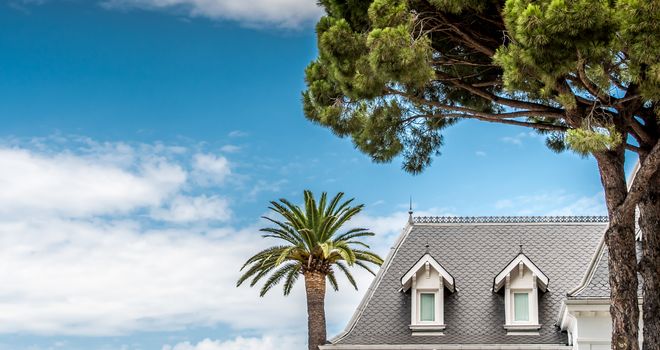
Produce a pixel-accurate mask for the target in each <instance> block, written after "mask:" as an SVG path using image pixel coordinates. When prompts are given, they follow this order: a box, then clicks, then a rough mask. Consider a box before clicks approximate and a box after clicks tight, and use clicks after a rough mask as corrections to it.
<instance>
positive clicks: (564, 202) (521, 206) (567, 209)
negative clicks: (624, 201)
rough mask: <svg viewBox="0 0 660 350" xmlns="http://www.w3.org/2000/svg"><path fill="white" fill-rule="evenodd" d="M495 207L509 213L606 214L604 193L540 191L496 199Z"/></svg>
mask: <svg viewBox="0 0 660 350" xmlns="http://www.w3.org/2000/svg"><path fill="white" fill-rule="evenodd" d="M493 206H494V207H495V209H498V210H504V211H506V213H507V215H550V216H557V215H568V216H570V215H605V214H606V213H607V209H606V207H605V202H604V197H603V194H602V193H598V194H596V195H593V196H583V197H579V196H576V195H574V194H570V193H566V192H564V191H555V192H539V193H535V194H530V195H524V196H516V197H513V198H504V199H500V200H498V201H496V202H495V203H494V205H493Z"/></svg>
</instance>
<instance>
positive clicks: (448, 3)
mask: <svg viewBox="0 0 660 350" xmlns="http://www.w3.org/2000/svg"><path fill="white" fill-rule="evenodd" d="M429 2H430V3H431V4H432V5H433V6H435V7H436V8H438V9H439V10H442V11H446V12H449V13H456V14H458V13H461V12H463V11H470V10H471V11H476V12H482V11H484V10H485V9H486V3H487V2H489V1H487V0H429ZM490 2H492V1H490Z"/></svg>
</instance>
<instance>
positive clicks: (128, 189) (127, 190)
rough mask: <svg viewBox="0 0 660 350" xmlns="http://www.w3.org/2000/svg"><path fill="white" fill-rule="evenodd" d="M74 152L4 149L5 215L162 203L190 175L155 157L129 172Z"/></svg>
mask: <svg viewBox="0 0 660 350" xmlns="http://www.w3.org/2000/svg"><path fill="white" fill-rule="evenodd" d="M103 155H105V154H101V155H99V156H98V157H97V158H93V157H90V156H88V155H74V154H71V153H69V152H62V153H57V154H42V153H39V152H36V151H31V150H27V149H20V148H8V147H0V169H3V170H2V171H1V172H0V184H2V191H0V214H3V215H11V214H16V213H30V214H35V215H37V214H45V213H58V214H61V215H69V216H76V217H82V216H88V215H98V214H109V213H126V212H128V211H131V210H133V209H136V208H140V207H147V206H154V205H159V204H160V203H161V202H162V201H163V200H164V199H165V198H166V197H167V196H169V195H170V194H172V193H174V192H175V191H177V190H178V189H179V187H180V186H181V185H182V184H183V183H184V182H185V181H186V173H185V171H184V170H183V169H182V168H181V167H180V166H178V165H176V164H173V163H170V162H168V161H166V160H163V159H158V158H152V159H147V160H144V161H142V162H140V163H137V164H133V166H134V167H135V169H127V168H125V167H122V166H120V165H117V164H116V163H113V162H111V161H108V160H104V159H103Z"/></svg>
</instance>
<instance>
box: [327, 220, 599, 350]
mask: <svg viewBox="0 0 660 350" xmlns="http://www.w3.org/2000/svg"><path fill="white" fill-rule="evenodd" d="M607 225H608V222H607V217H601V216H580V217H417V218H413V217H412V213H411V216H410V219H409V221H408V225H407V226H406V227H405V229H404V230H403V232H402V234H401V235H400V237H399V238H398V240H397V241H396V243H395V244H394V246H393V247H392V248H391V251H390V253H389V255H388V257H387V258H386V259H385V262H384V264H383V266H382V267H381V269H380V271H379V273H378V274H377V276H376V278H375V279H374V281H373V283H372V285H371V287H370V288H369V290H368V291H367V292H366V294H365V297H364V299H363V300H362V302H361V303H360V305H359V306H358V308H357V310H356V311H355V314H354V315H353V318H352V319H351V320H350V322H349V323H348V325H347V326H346V329H345V330H344V331H343V332H342V333H341V334H339V335H338V336H336V337H335V338H334V339H332V340H331V341H330V344H327V345H323V346H321V347H320V348H321V350H335V349H337V350H339V349H343V350H353V349H355V350H357V349H373V350H376V349H378V350H388V349H429V350H430V349H435V350H442V349H447V350H449V349H462V350H467V349H472V350H481V349H483V350H486V349H491V350H494V349H501V350H506V349H511V350H513V349H518V350H585V349H587V350H604V349H609V348H610V337H611V320H610V317H609V311H608V310H609V294H610V292H609V286H608V269H607V249H606V247H605V244H604V242H603V237H604V232H605V230H606V228H607Z"/></svg>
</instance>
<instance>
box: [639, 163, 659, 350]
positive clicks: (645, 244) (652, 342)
mask: <svg viewBox="0 0 660 350" xmlns="http://www.w3.org/2000/svg"><path fill="white" fill-rule="evenodd" d="M639 214H640V218H639V226H640V228H641V229H642V234H643V239H642V258H641V260H640V262H639V272H640V274H641V275H642V278H643V280H644V285H643V287H642V295H643V296H644V304H643V305H642V312H643V313H642V317H643V320H644V331H643V336H644V343H643V349H644V350H651V349H660V171H656V174H655V175H654V176H653V177H652V178H651V181H650V182H649V187H648V190H647V193H646V194H645V196H644V197H643V198H642V200H641V201H640V203H639Z"/></svg>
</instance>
